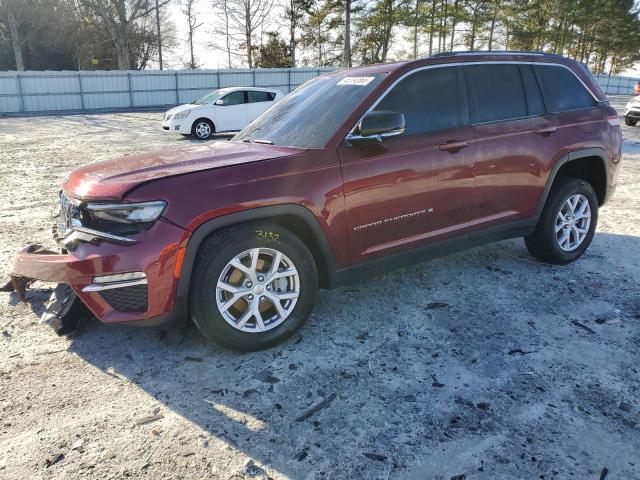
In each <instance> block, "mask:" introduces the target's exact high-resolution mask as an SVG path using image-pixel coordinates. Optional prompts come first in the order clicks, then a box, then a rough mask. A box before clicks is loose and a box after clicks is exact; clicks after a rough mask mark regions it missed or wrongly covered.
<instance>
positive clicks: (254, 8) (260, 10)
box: [226, 0, 274, 68]
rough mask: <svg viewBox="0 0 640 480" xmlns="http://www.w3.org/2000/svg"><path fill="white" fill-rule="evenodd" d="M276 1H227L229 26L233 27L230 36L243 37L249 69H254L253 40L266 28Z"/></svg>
mask: <svg viewBox="0 0 640 480" xmlns="http://www.w3.org/2000/svg"><path fill="white" fill-rule="evenodd" d="M273 3H274V0H227V1H226V8H227V15H228V19H229V24H230V26H231V27H232V28H231V31H232V32H233V33H230V35H231V36H232V37H233V35H234V34H235V35H240V36H241V37H243V44H242V46H243V48H244V49H245V51H246V55H247V64H248V66H249V68H253V67H254V62H253V52H254V43H253V38H254V36H255V35H256V33H257V32H258V31H259V30H261V29H262V27H264V24H265V22H266V20H267V16H268V15H269V13H271V9H272V7H273Z"/></svg>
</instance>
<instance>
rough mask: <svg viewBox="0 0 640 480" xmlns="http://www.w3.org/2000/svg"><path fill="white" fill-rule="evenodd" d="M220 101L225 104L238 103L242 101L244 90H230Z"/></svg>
mask: <svg viewBox="0 0 640 480" xmlns="http://www.w3.org/2000/svg"><path fill="white" fill-rule="evenodd" d="M222 101H223V102H224V104H225V105H240V104H242V103H244V92H242V91H240V92H231V93H230V94H228V95H226V96H224V97H223V98H222Z"/></svg>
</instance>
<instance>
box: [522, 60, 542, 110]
mask: <svg viewBox="0 0 640 480" xmlns="http://www.w3.org/2000/svg"><path fill="white" fill-rule="evenodd" d="M520 73H521V74H522V82H523V83H524V94H525V96H526V97H527V113H528V114H529V115H542V114H543V113H544V102H543V101H542V94H541V93H540V87H539V86H538V81H537V80H536V77H535V75H534V74H533V68H531V65H520Z"/></svg>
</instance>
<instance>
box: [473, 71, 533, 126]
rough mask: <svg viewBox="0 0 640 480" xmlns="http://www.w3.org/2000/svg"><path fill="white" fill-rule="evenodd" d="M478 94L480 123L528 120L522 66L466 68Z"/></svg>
mask: <svg viewBox="0 0 640 480" xmlns="http://www.w3.org/2000/svg"><path fill="white" fill-rule="evenodd" d="M465 70H466V72H467V81H469V82H471V85H472V88H471V91H472V92H475V98H476V110H477V111H476V113H475V115H474V116H472V119H473V121H474V122H476V123H482V122H495V121H498V120H507V119H509V118H519V117H526V116H527V102H526V99H525V96H524V87H523V86H522V79H521V77H520V70H519V69H518V65H516V64H509V65H500V64H497V65H495V64H493V65H471V66H468V67H465Z"/></svg>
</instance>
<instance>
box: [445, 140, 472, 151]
mask: <svg viewBox="0 0 640 480" xmlns="http://www.w3.org/2000/svg"><path fill="white" fill-rule="evenodd" d="M468 146H469V144H468V143H467V142H466V141H464V140H463V141H461V142H456V141H455V140H449V141H448V142H447V143H441V144H440V145H438V148H439V149H440V150H442V151H443V152H449V153H455V152H457V151H458V150H460V149H461V148H465V147H468Z"/></svg>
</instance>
